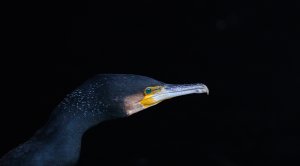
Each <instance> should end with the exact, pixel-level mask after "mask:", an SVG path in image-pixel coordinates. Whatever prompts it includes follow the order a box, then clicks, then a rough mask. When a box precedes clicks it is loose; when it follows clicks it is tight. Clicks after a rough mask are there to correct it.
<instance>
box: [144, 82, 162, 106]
mask: <svg viewBox="0 0 300 166" xmlns="http://www.w3.org/2000/svg"><path fill="white" fill-rule="evenodd" d="M149 89H150V91H149ZM161 89H162V87H161V86H151V87H147V88H146V89H145V91H144V95H145V96H144V98H143V99H142V100H141V102H140V103H141V104H142V105H143V106H144V107H150V106H152V105H154V104H157V103H159V101H156V100H154V99H153V95H154V94H155V93H158V92H160V91H161Z"/></svg>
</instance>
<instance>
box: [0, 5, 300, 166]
mask: <svg viewBox="0 0 300 166" xmlns="http://www.w3.org/2000/svg"><path fill="white" fill-rule="evenodd" d="M9 7H10V8H9V11H8V12H6V13H5V14H4V19H5V21H7V23H4V24H3V26H4V27H6V30H5V31H3V34H5V35H7V36H8V37H7V38H5V39H4V43H5V44H3V47H4V49H3V55H5V56H4V57H6V59H5V60H3V61H2V63H3V65H2V67H1V68H2V72H3V75H2V80H3V81H2V93H1V95H2V101H1V103H2V104H1V105H2V109H1V113H0V130H1V141H0V156H2V155H3V154H4V153H6V152H7V151H8V150H10V149H12V148H13V147H15V146H17V145H18V144H20V143H22V142H24V141H26V140H27V139H29V138H30V137H31V136H32V134H33V133H34V132H35V131H36V130H37V129H38V128H39V127H41V126H42V125H43V124H44V123H45V122H46V120H47V118H48V116H49V114H50V113H51V111H52V110H53V109H54V108H55V106H56V105H57V104H58V103H59V102H60V101H61V100H62V99H63V97H64V96H65V95H66V94H67V93H69V92H70V91H72V90H73V89H74V88H76V87H77V86H78V85H80V84H81V83H82V82H83V81H85V80H86V79H88V78H90V77H91V76H93V75H95V74H98V73H132V74H140V75H145V76H149V77H152V78H155V79H157V80H160V81H163V82H166V83H195V82H201V83H205V84H206V85H207V86H208V87H209V89H210V95H209V96H206V95H190V96H184V97H180V98H175V99H172V100H168V101H165V102H163V103H161V104H159V105H157V106H155V107H151V108H149V109H147V110H145V111H143V112H141V113H138V114H136V115H134V116H131V117H129V118H125V119H118V120H113V121H109V122H104V123H102V124H100V125H98V126H96V127H94V128H92V129H91V130H89V131H88V132H87V133H86V134H85V136H84V138H83V143H82V151H81V158H80V161H79V165H100V164H102V165H131V166H149V165H224V166H231V165H232V166H236V165H241V166H248V165H258V166H260V165H297V164H296V163H297V162H299V159H298V157H299V154H300V150H299V142H300V141H299V140H300V137H299V129H300V128H299V125H297V123H298V122H297V121H299V116H298V113H297V112H299V109H297V108H296V107H295V106H297V102H298V98H299V97H298V95H297V94H298V93H297V92H298V89H299V88H297V86H299V73H298V72H297V71H296V67H297V64H298V62H297V58H296V56H297V55H299V36H298V32H299V28H300V27H299V25H298V23H299V10H300V3H299V2H297V1H285V2H284V3H283V1H282V2H277V1H270V0H269V1H267V0H261V1H253V0H244V1H239V0H226V1H225V0H216V1H204V0H203V1H181V2H177V1H153V0H141V1H130V2H128V1H109V2H101V1H99V2H87V1H86V2H75V1H72V2H69V3H62V2H49V3H45V2H43V3H41V2H23V3H21V4H20V3H18V4H11V5H10V6H9Z"/></svg>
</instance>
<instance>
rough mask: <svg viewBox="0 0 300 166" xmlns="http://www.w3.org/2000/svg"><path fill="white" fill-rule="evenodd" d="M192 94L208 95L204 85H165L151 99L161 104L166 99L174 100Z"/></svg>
mask: <svg viewBox="0 0 300 166" xmlns="http://www.w3.org/2000/svg"><path fill="white" fill-rule="evenodd" d="M194 93H206V94H207V95H208V94H209V90H208V88H207V86H206V85H204V84H182V85H173V84H166V85H164V86H163V89H162V90H161V91H160V92H158V93H156V94H154V95H153V96H152V98H153V99H154V100H155V101H156V102H161V101H163V100H166V99H170V98H174V97H177V96H183V95H188V94H194Z"/></svg>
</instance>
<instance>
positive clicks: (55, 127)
mask: <svg viewBox="0 0 300 166" xmlns="http://www.w3.org/2000/svg"><path fill="white" fill-rule="evenodd" d="M192 93H207V94H208V88H207V87H206V86H205V85H204V84H183V85H171V84H165V83H163V82H160V81H157V80H154V79H152V78H149V77H145V76H139V75H132V74H99V75H96V76H95V77H93V78H92V79H89V80H87V81H86V82H85V83H83V84H82V85H81V86H80V87H78V88H77V89H76V90H74V91H73V92H72V93H70V94H69V95H67V96H66V97H65V98H64V99H63V101H62V102H61V103H60V104H59V105H58V106H57V107H56V108H55V109H54V111H53V112H52V114H51V115H50V118H49V120H48V122H47V123H46V124H45V126H44V127H42V128H41V129H40V130H38V131H37V132H36V133H35V134H34V136H33V137H32V138H30V139H29V140H28V141H27V142H25V143H24V144H21V145H20V146H18V147H17V148H15V149H13V150H11V151H10V152H8V153H7V154H6V155H4V156H3V157H2V159H1V160H0V165H1V166H67V165H68V166H69V165H75V164H76V162H77V160H78V159H79V154H80V146H81V138H82V136H83V134H84V132H85V131H87V130H88V129H89V128H91V127H92V126H94V125H97V124H99V123H100V122H103V121H105V120H110V119H114V118H121V117H126V116H130V115H132V114H134V113H137V112H139V111H141V110H143V109H146V108H148V107H151V106H153V105H156V104H158V103H159V102H161V101H163V100H165V99H170V98H173V97H176V96H181V95H187V94H192Z"/></svg>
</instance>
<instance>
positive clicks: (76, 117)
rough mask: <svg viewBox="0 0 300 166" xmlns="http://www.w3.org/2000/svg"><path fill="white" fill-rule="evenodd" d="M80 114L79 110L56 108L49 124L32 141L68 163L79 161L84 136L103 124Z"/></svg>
mask: <svg viewBox="0 0 300 166" xmlns="http://www.w3.org/2000/svg"><path fill="white" fill-rule="evenodd" d="M80 114H81V112H80V111H78V110H73V113H72V112H71V111H68V110H65V109H61V107H58V108H56V109H55V110H54V111H53V113H52V114H51V116H50V119H49V120H48V122H47V123H46V124H45V126H44V127H42V128H41V129H40V130H38V131H37V133H36V134H35V136H34V137H33V139H32V140H34V142H37V143H41V144H43V145H44V148H43V149H44V150H43V151H44V152H46V153H47V154H51V155H52V156H57V158H63V160H66V161H77V160H78V159H79V155H80V148H81V139H82V136H83V134H84V133H85V132H86V131H87V130H88V129H89V128H90V127H92V126H94V125H96V124H97V123H100V122H101V120H99V119H97V122H96V121H95V120H93V119H89V118H88V117H84V115H80ZM103 120H104V119H103ZM42 153H43V152H42ZM62 156H63V157H62Z"/></svg>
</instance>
